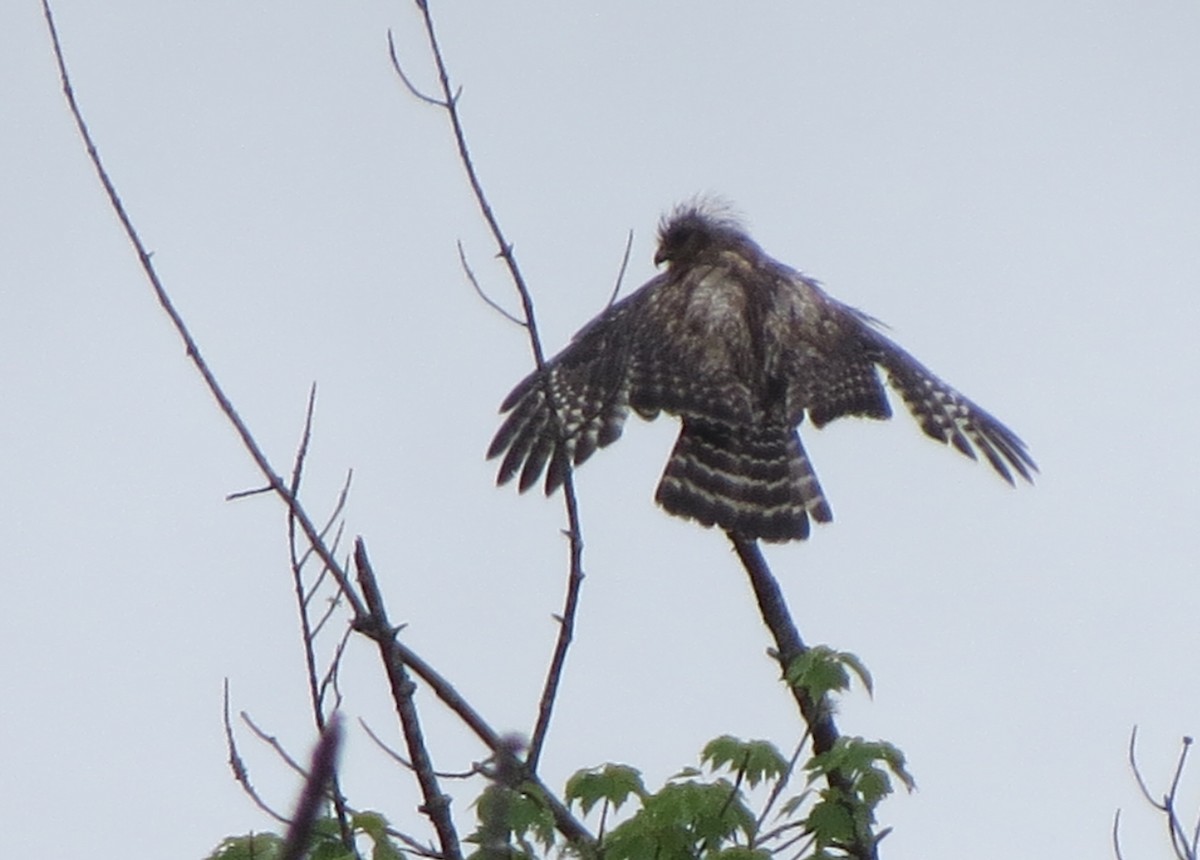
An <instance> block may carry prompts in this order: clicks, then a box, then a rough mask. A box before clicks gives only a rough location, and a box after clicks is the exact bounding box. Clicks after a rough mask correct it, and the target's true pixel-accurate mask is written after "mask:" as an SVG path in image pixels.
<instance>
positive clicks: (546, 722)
mask: <svg viewBox="0 0 1200 860" xmlns="http://www.w3.org/2000/svg"><path fill="white" fill-rule="evenodd" d="M416 3H417V8H418V9H419V10H420V13H421V16H422V18H423V20H424V23H425V34H426V37H427V39H428V41H429V50H430V54H431V55H432V57H433V62H434V65H435V66H436V68H437V75H438V84H439V89H440V91H441V97H440V98H433V97H430V96H428V95H426V94H425V93H423V92H421V91H420V90H418V89H417V88H416V86H415V85H414V84H413V83H412V81H411V79H410V78H409V77H408V76H407V75H406V74H405V73H404V70H403V68H402V67H401V65H400V61H399V59H398V58H397V56H396V46H395V43H394V41H393V40H392V36H391V33H390V32H389V33H388V51H389V53H390V56H391V59H392V66H393V68H395V70H396V74H397V76H398V77H399V78H400V80H401V81H402V82H403V83H404V86H405V87H406V88H407V89H408V91H409V92H410V93H412V94H413V95H414V96H415V97H416V98H419V99H420V100H421V101H423V102H425V103H426V104H430V105H434V106H436V107H438V108H441V109H442V110H444V111H445V112H446V116H447V118H448V119H449V120H450V127H451V130H452V132H453V134H454V143H455V145H456V146H457V148H458V156H459V161H460V162H461V164H462V166H463V170H464V171H465V172H466V175H467V181H468V182H469V183H470V185H471V191H472V193H473V194H474V196H475V202H476V203H477V204H478V206H479V211H480V213H481V214H482V215H483V219H484V221H486V222H487V225H488V229H489V230H490V231H491V233H492V237H493V238H494V239H495V241H496V245H497V246H498V248H499V251H498V255H499V257H500V258H501V259H503V260H504V263H505V265H506V266H507V267H508V272H509V275H510V276H511V278H512V281H513V284H514V286H515V287H516V290H517V293H518V294H519V295H520V298H521V307H522V310H523V313H524V320H523V325H524V326H525V328H526V330H527V331H528V332H529V345H530V348H531V349H532V351H533V358H534V363H535V364H536V366H537V369H538V370H539V371H541V370H543V369H544V368H545V365H546V357H545V353H544V351H543V349H542V339H541V336H540V334H539V333H538V326H537V318H536V315H535V314H534V309H533V296H532V294H531V293H530V291H529V287H528V286H527V285H526V283H525V277H524V275H522V273H521V269H520V267H519V266H518V265H517V258H516V256H515V254H514V253H513V246H512V243H511V242H509V240H508V239H507V238H506V236H505V234H504V231H503V230H502V229H501V227H500V222H499V221H498V220H497V219H496V215H495V213H494V212H493V211H492V206H491V203H490V202H489V201H488V197H487V195H486V193H485V192H484V190H483V185H482V183H481V181H480V179H479V175H478V173H477V172H476V170H475V162H474V161H473V159H472V158H471V153H470V150H469V148H468V147H467V138H466V132H465V131H464V129H463V124H462V118H461V117H460V115H459V112H458V101H459V97H460V96H461V95H462V92H461V90H454V89H453V88H452V87H451V84H450V74H449V72H448V70H447V68H446V62H445V59H444V58H443V55H442V48H441V44H440V43H439V41H438V38H437V33H436V31H435V30H434V25H433V16H432V14H431V13H430V11H429V3H428V0H416ZM489 304H491V302H489ZM505 316H509V315H508V314H505ZM546 398H547V402H548V403H549V404H550V405H551V408H552V409H553V411H554V415H555V421H556V422H559V418H558V409H557V406H556V405H555V403H556V401H555V398H554V394H553V392H552V391H551V390H550V386H549V383H548V381H547V382H546ZM562 490H563V502H564V504H565V506H566V511H567V539H568V541H569V544H570V567H569V571H570V572H569V574H568V577H567V593H566V596H565V598H564V602H563V611H562V614H561V615H558V616H556V618H557V620H558V623H559V631H558V640H557V642H556V643H555V647H554V654H553V656H552V657H551V659H550V666H549V668H548V670H547V672H546V680H545V684H544V686H543V688H542V696H541V700H540V702H539V704H538V716H537V722H536V724H535V726H534V729H533V736H532V738H531V739H530V742H529V752H528V754H527V755H526V757H525V766H526V768H527V770H528V771H529V773H531V774H533V773H536V772H537V767H538V761H539V760H540V758H541V754H542V748H543V746H544V745H545V743H546V734H547V732H548V731H549V729H550V718H551V715H552V713H553V711H554V702H555V699H556V697H557V695H558V685H559V681H560V679H561V678H562V673H563V668H564V666H565V665H566V659H567V651H568V650H569V648H570V646H571V639H572V637H573V635H574V630H575V614H576V611H577V608H578V605H579V591H580V588H581V586H582V585H583V579H584V573H583V532H582V529H581V527H580V524H579V505H578V502H577V500H576V497H575V482H574V477H573V475H572V471H571V469H570V467H569V466H568V468H567V470H566V479H565V480H564V482H563V487H562Z"/></svg>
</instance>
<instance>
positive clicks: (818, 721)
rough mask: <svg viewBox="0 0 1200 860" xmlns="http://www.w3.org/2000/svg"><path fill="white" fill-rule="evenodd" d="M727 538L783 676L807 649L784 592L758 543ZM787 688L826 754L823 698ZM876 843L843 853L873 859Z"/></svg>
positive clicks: (835, 778)
mask: <svg viewBox="0 0 1200 860" xmlns="http://www.w3.org/2000/svg"><path fill="white" fill-rule="evenodd" d="M728 536H729V540H730V542H732V543H733V548H734V550H736V551H737V554H738V558H739V559H741V562H742V566H743V567H744V568H745V569H746V573H747V574H748V575H749V577H750V585H751V587H752V588H753V589H754V596H755V598H756V599H757V601H758V608H759V612H760V613H761V614H762V618H763V623H764V624H766V626H767V629H768V630H770V631H771V635H772V637H773V638H774V639H775V645H776V649H777V653H776V659H777V660H778V661H779V665H780V667H781V668H782V670H783V672H784V675H785V676H786V674H787V671H788V667H790V666H791V665H792V662H793V661H794V660H795V659H796V658H797V657H799V656H801V655H802V654H804V652H805V651H807V650H808V646H806V645H805V644H804V640H803V639H802V638H800V631H799V630H798V629H797V628H796V623H795V622H794V621H793V620H792V616H791V613H790V612H789V611H788V608H787V602H786V601H785V600H784V598H783V592H782V591H781V590H780V588H779V583H778V582H777V581H776V579H775V577H774V575H773V574H772V573H771V569H770V568H769V567H768V566H767V561H766V559H765V558H763V554H762V550H760V549H759V547H758V542H757V541H754V540H749V539H747V538H744V537H742V536H741V535H739V534H737V533H735V532H729V533H728ZM788 686H789V689H791V691H792V696H793V697H794V698H795V699H796V705H797V706H798V707H799V709H800V715H801V716H802V717H803V718H804V722H805V724H806V725H807V726H808V730H809V733H810V734H811V736H812V748H813V753H814V754H815V755H820V754H821V753H824V752H829V751H830V750H831V749H833V746H834V744H835V743H836V742H837V740H838V738H839V737H840V735H839V734H838V729H837V724H836V723H835V722H834V720H833V715H832V713H831V711H830V708H829V705H828V703H827V702H826V701H825V700H824V699H820V700H816V701H814V700H813V699H812V697H811V696H809V695H808V693H807V692H806V691H804V690H803V689H801V688H799V687H797V686H796V685H794V684H789V685H788ZM826 780H827V781H828V783H829V785H830V787H831V788H834V789H836V790H837V791H839V793H842V794H845V795H849V794H850V792H852V791H853V786H852V784H851V782H850V780H849V779H848V778H847V777H846V776H845V775H844V774H842V773H841V772H840V771H837V770H832V771H830V772H829V773H828V774H827V776H826ZM877 841H878V840H875V839H871V838H870V834H869V833H867V834H859V833H856V834H855V838H854V841H853V843H851V844H849V845H847V846H846V850H847V851H848V852H849V854H850V856H852V857H855V858H858V860H875V858H877V857H878V851H877V849H876V842H877Z"/></svg>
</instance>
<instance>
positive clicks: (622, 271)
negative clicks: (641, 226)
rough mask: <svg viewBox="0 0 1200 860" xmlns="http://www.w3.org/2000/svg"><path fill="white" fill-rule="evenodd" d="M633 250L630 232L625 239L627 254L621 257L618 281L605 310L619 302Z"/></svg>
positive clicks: (631, 232)
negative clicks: (622, 283) (630, 253)
mask: <svg viewBox="0 0 1200 860" xmlns="http://www.w3.org/2000/svg"><path fill="white" fill-rule="evenodd" d="M632 250H633V231H632V230H630V231H629V235H628V236H627V237H625V253H624V254H623V255H622V256H621V268H619V269H617V281H616V283H614V284H613V290H612V295H611V296H609V297H608V304H607V305H605V306H604V308H605V310H607V309H608V308H611V307H612V306H613V303H614V302H615V301H616V300H617V296H619V295H620V294H621V282H622V281H624V280H625V270H626V269H627V268H628V267H629V252H630V251H632Z"/></svg>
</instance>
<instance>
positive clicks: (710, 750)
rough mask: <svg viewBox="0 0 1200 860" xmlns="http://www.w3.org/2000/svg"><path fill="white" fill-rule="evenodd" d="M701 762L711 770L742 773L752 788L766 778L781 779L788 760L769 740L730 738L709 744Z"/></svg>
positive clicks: (724, 737)
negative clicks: (725, 769) (724, 769)
mask: <svg viewBox="0 0 1200 860" xmlns="http://www.w3.org/2000/svg"><path fill="white" fill-rule="evenodd" d="M700 761H701V762H702V763H705V764H708V766H709V767H710V768H712V769H713V770H720V769H721V768H723V767H724V768H727V769H728V770H730V771H733V772H734V773H740V774H742V776H743V777H744V778H745V780H746V782H748V783H749V784H750V787H751V788H754V787H755V786H757V785H758V784H759V783H760V782H762V781H763V780H765V779H773V778H778V777H780V776H782V775H783V773H784V772H785V771H786V770H787V766H788V763H787V759H785V758H784V757H783V755H782V754H781V753H780V752H779V750H778V749H777V748H776V747H775V745H774V744H772V743H770V742H769V741H743V740H739V739H738V738H735V737H732V736H730V735H722V736H721V737H719V738H716V739H714V740H711V741H709V742H708V744H707V745H706V746H705V747H704V751H703V752H702V753H701V754H700Z"/></svg>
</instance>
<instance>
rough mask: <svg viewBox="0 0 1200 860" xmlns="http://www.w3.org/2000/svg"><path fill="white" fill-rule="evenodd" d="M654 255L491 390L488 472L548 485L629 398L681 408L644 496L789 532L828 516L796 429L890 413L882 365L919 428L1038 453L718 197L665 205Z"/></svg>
mask: <svg viewBox="0 0 1200 860" xmlns="http://www.w3.org/2000/svg"><path fill="white" fill-rule="evenodd" d="M654 262H655V265H661V264H663V263H665V264H666V269H665V270H664V271H662V272H661V273H660V274H658V275H657V276H656V277H654V278H652V279H651V280H650V281H649V282H648V283H646V284H645V285H644V286H642V287H641V288H640V289H638V290H637V291H636V292H634V293H632V294H631V295H629V296H627V297H626V298H625V299H623V300H622V301H619V302H617V303H615V304H612V305H610V306H609V307H608V308H607V309H606V310H604V311H603V312H602V313H601V314H600V315H599V316H598V317H596V318H595V319H594V320H592V321H591V322H590V323H588V324H587V325H586V326H585V327H584V328H583V329H582V330H581V331H580V332H579V333H578V334H576V335H575V337H574V338H573V339H572V341H571V343H570V344H569V345H568V346H567V347H566V348H565V349H564V350H563V351H562V352H560V353H559V354H558V355H556V356H555V357H554V358H553V359H551V360H550V361H548V362H546V364H545V366H544V367H543V368H542V370H540V371H535V372H534V373H531V374H530V375H529V376H527V377H525V379H523V380H522V381H521V382H520V383H518V384H517V386H516V388H514V389H513V390H512V393H510V394H509V395H508V397H507V398H506V399H505V400H504V403H503V404H502V405H501V407H500V411H501V412H502V413H508V416H507V418H506V419H505V420H504V422H503V424H502V425H501V427H500V429H499V430H498V431H497V433H496V436H495V438H494V439H493V440H492V443H491V447H490V448H489V449H488V458H489V459H491V458H495V457H499V456H501V455H503V460H502V461H501V463H500V469H499V473H498V475H497V479H496V482H497V484H505V483H507V482H508V481H510V480H512V479H513V478H514V477H517V475H518V474H519V475H520V477H519V480H518V481H517V486H518V487H519V489H520V490H521V491H522V492H524V491H525V490H527V489H529V487H531V486H532V485H533V484H534V483H536V482H537V481H538V479H539V478H540V477H541V475H542V473H543V472H544V473H545V476H546V477H545V485H544V486H545V491H546V495H550V494H551V493H553V492H554V491H555V490H556V489H557V488H558V487H559V486H561V485H562V483H563V481H564V480H565V478H566V475H567V472H568V470H569V468H570V466H571V465H572V464H574V465H579V464H580V463H582V462H583V461H585V460H586V459H588V457H590V456H591V455H592V454H593V453H594V452H595V451H596V449H597V448H603V447H604V446H606V445H609V444H611V443H612V442H614V441H616V440H617V438H618V437H619V436H620V435H621V430H622V428H623V426H624V424H625V419H626V417H628V415H629V410H630V409H632V410H633V411H634V412H636V413H637V414H638V415H640V416H641V417H643V418H645V419H647V420H650V419H653V418H655V417H657V416H658V414H659V413H660V412H666V413H668V414H670V415H676V416H678V417H679V418H680V419H681V421H682V427H681V428H680V432H679V438H678V440H677V441H676V443H675V448H674V450H673V451H672V452H671V457H670V459H669V460H668V461H667V467H666V470H665V471H664V473H663V476H662V480H661V481H660V482H659V485H658V490H657V491H656V493H655V496H654V498H655V500H656V501H657V502H658V503H659V504H660V505H662V507H663V508H665V509H666V510H667V512H668V513H671V514H674V515H675V516H679V517H685V518H688V519H693V520H696V521H698V522H700V523H701V524H703V525H704V526H712V525H717V526H720V527H721V528H722V529H725V530H726V531H727V532H731V533H736V534H738V535H741V536H742V537H745V538H750V539H759V538H761V539H762V540H765V541H772V542H783V541H790V540H803V539H804V538H806V537H808V534H809V522H810V520H815V521H816V522H820V523H824V522H829V521H830V520H831V519H832V518H833V513H832V511H831V510H830V507H829V503H828V502H827V501H826V499H825V494H824V492H823V491H822V490H821V484H820V482H819V481H818V480H817V476H816V473H815V472H814V471H813V467H812V464H811V463H810V462H809V459H808V456H807V455H806V454H805V452H804V447H803V445H801V443H800V436H799V434H798V432H797V428H798V427H799V425H800V424H801V422H802V421H803V420H804V418H805V415H807V416H808V419H809V420H810V421H812V423H813V424H814V425H815V426H817V427H818V428H820V427H823V426H824V425H826V424H828V423H829V422H830V421H832V420H833V419H835V418H841V417H842V416H846V415H858V416H863V417H866V418H876V419H886V418H889V417H891V408H890V406H889V405H888V399H887V395H886V393H885V391H884V378H886V380H887V382H888V383H889V384H890V385H891V387H892V388H893V389H895V391H897V392H898V393H899V395H900V397H901V399H903V401H904V403H905V405H906V406H907V407H908V409H909V411H910V412H912V414H913V416H914V417H915V418H916V420H917V422H918V423H919V424H920V425H921V429H922V430H924V431H925V433H926V434H928V435H929V436H932V437H933V438H934V439H937V440H938V441H940V442H943V443H948V444H950V445H953V446H954V447H955V448H957V449H958V450H959V451H961V452H962V453H963V454H965V455H967V456H968V457H970V458H972V459H976V452H979V453H982V454H983V456H984V457H985V458H986V459H987V461H988V462H989V463H990V464H991V465H992V468H994V469H995V470H996V471H997V472H998V473H999V474H1000V476H1001V477H1003V478H1004V479H1005V480H1007V481H1008V482H1009V483H1010V484H1012V483H1014V480H1013V473H1014V472H1016V474H1018V475H1020V476H1021V477H1022V478H1024V479H1025V480H1026V481H1032V477H1031V472H1033V471H1036V470H1037V466H1036V464H1035V463H1034V462H1033V460H1032V458H1031V457H1030V456H1029V453H1028V451H1027V450H1026V447H1025V444H1024V443H1023V442H1022V441H1021V440H1020V439H1019V438H1018V437H1017V435H1016V434H1015V433H1013V432H1012V431H1011V430H1009V429H1008V428H1007V427H1005V426H1004V425H1003V424H1001V423H1000V422H999V421H997V420H996V419H995V418H993V417H992V416H991V415H989V414H988V413H987V412H985V411H984V410H982V409H980V408H979V407H978V406H976V405H975V404H974V403H972V402H971V401H970V400H968V399H967V398H966V397H964V396H963V395H961V394H959V393H958V392H957V391H955V390H954V389H953V388H951V387H950V386H949V385H947V384H946V383H944V382H942V380H940V379H939V378H938V377H936V376H934V374H933V373H932V372H930V370H929V369H928V368H926V367H925V366H924V365H922V364H921V363H920V362H918V361H917V360H916V359H914V358H913V357H912V356H911V355H909V354H908V353H907V352H905V351H904V350H903V349H902V348H900V347H899V346H898V345H897V344H896V343H894V342H893V341H892V340H890V339H889V338H888V337H886V336H884V335H883V334H882V333H881V332H880V331H879V328H878V326H879V323H878V322H877V321H876V320H874V319H873V318H872V317H869V316H867V315H866V314H864V313H862V312H861V311H858V310H856V309H855V308H852V307H850V306H848V305H844V304H842V303H841V302H839V301H837V300H836V299H834V298H832V297H830V296H829V295H828V294H827V293H826V292H825V291H824V290H822V289H821V287H820V285H819V284H818V282H817V281H815V280H813V279H811V278H808V277H805V276H804V275H803V274H801V273H800V272H798V271H796V270H795V269H792V268H790V267H788V266H786V265H784V264H783V263H780V262H779V261H777V260H775V259H773V258H771V257H770V256H768V255H767V254H766V253H765V252H764V251H763V250H762V248H760V247H759V246H758V244H757V243H755V242H754V240H753V239H751V238H750V236H749V235H747V233H746V231H745V229H744V228H743V227H742V226H741V225H740V224H739V223H738V222H737V220H735V219H734V218H733V217H731V216H730V215H728V214H727V213H726V212H724V211H723V210H722V209H720V208H719V207H716V206H714V205H712V204H710V203H705V202H700V203H692V204H686V205H684V206H681V207H679V208H677V209H676V210H675V211H674V212H672V213H671V214H670V215H668V216H666V217H664V218H663V220H662V221H661V222H660V224H659V230H658V250H657V253H656V254H655V255H654Z"/></svg>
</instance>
